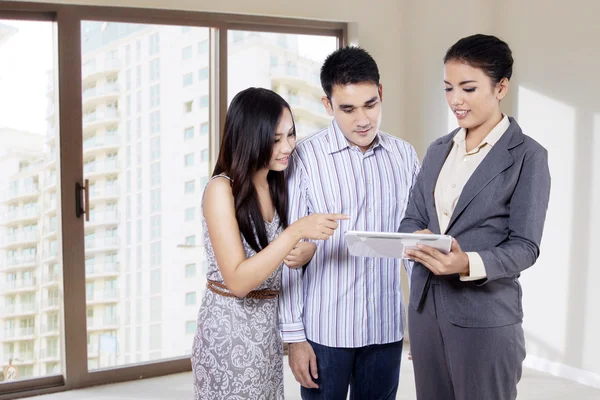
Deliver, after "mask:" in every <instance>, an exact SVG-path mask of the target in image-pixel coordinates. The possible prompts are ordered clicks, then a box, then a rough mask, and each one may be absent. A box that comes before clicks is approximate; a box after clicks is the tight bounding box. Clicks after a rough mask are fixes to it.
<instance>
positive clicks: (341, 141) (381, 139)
mask: <svg viewBox="0 0 600 400" xmlns="http://www.w3.org/2000/svg"><path fill="white" fill-rule="evenodd" d="M380 145H381V147H382V148H384V149H385V150H387V151H392V146H391V144H390V143H389V139H388V138H387V137H385V136H384V135H381V131H379V132H378V133H377V136H376V137H375V140H374V141H373V145H372V146H371V149H376V148H377V147H379V146H380ZM347 148H350V143H349V142H348V139H346V136H344V133H343V132H342V130H341V129H340V127H339V126H338V124H337V122H336V121H335V119H334V120H333V121H332V122H331V125H329V154H333V153H337V152H338V151H342V150H344V149H347Z"/></svg>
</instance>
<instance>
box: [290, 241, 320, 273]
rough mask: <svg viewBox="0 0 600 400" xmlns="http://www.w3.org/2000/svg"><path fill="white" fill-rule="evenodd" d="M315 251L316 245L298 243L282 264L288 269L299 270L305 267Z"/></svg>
mask: <svg viewBox="0 0 600 400" xmlns="http://www.w3.org/2000/svg"><path fill="white" fill-rule="evenodd" d="M315 251H317V245H316V244H314V243H312V242H298V244H297V245H296V246H295V247H294V248H293V249H292V251H290V254H288V255H287V256H286V257H285V259H284V260H283V262H285V265H287V266H288V267H290V268H300V267H303V266H304V265H306V264H307V263H308V262H309V261H310V260H311V258H313V256H314V255H315Z"/></svg>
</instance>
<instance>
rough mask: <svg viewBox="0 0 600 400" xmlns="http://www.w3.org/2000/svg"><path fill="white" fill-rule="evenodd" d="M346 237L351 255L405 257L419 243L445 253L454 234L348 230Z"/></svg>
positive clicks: (450, 244)
mask: <svg viewBox="0 0 600 400" xmlns="http://www.w3.org/2000/svg"><path fill="white" fill-rule="evenodd" d="M345 237H346V245H347V246H348V251H349V252H350V255H352V256H356V257H384V258H405V256H404V250H407V249H414V248H416V247H417V245H418V244H422V245H426V246H429V247H433V248H435V249H437V250H439V251H441V252H442V253H444V254H447V253H449V252H450V248H451V247H452V236H449V235H435V234H421V233H397V232H366V231H347V232H346V234H345Z"/></svg>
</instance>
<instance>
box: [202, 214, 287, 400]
mask: <svg viewBox="0 0 600 400" xmlns="http://www.w3.org/2000/svg"><path fill="white" fill-rule="evenodd" d="M265 224H266V228H267V232H268V239H269V242H271V241H273V240H274V239H275V238H276V237H277V236H278V235H279V234H280V233H281V231H282V229H281V228H280V227H279V217H278V215H277V214H275V217H274V219H273V222H271V223H269V222H267V221H265ZM202 227H203V230H204V248H205V250H206V255H207V258H208V263H209V266H208V274H207V279H209V280H214V281H217V282H221V283H223V277H222V276H221V272H220V271H219V267H218V265H217V261H216V259H215V254H214V252H213V248H212V244H211V243H210V239H209V236H208V231H207V226H206V220H205V219H204V217H203V218H202ZM242 243H243V245H244V251H245V252H246V257H247V258H249V257H252V256H253V255H255V254H256V252H255V251H254V250H252V248H251V247H250V246H249V245H248V243H246V241H245V240H244V238H243V237H242ZM281 268H282V266H281V265H280V266H279V267H278V268H277V269H276V270H275V271H274V272H273V273H272V274H271V276H269V278H267V280H266V281H264V282H263V283H262V284H261V285H260V286H259V287H258V288H256V289H271V290H277V291H279V290H280V289H281ZM192 368H193V371H194V399H196V400H199V399H210V400H225V399H226V400H242V399H243V400H250V399H251V400H279V399H283V343H282V341H281V336H280V333H279V321H278V308H277V299H276V298H275V299H265V300H259V299H247V298H246V299H237V298H232V297H225V296H222V295H219V294H216V293H214V292H212V291H210V290H208V289H207V290H206V292H205V295H204V299H203V301H202V306H201V307H200V312H199V313H198V329H197V331H196V336H195V338H194V345H193V349H192Z"/></svg>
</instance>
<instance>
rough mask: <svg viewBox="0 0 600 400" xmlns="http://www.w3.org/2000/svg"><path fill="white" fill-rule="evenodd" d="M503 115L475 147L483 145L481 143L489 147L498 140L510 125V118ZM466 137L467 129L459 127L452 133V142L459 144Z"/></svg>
mask: <svg viewBox="0 0 600 400" xmlns="http://www.w3.org/2000/svg"><path fill="white" fill-rule="evenodd" d="M503 115H504V117H503V118H502V120H501V121H500V122H498V124H497V125H496V126H495V127H494V129H492V130H491V131H490V133H488V135H487V136H486V137H485V139H483V140H482V142H481V144H480V145H479V146H477V147H483V145H486V144H487V145H489V146H490V147H493V146H494V145H495V144H496V143H498V140H500V138H501V137H502V135H503V134H504V132H506V131H507V130H508V127H509V126H510V120H509V119H508V116H507V115H505V114H503ZM466 137H467V131H466V130H465V128H461V129H460V130H459V131H458V133H457V134H456V135H454V139H453V140H454V143H456V144H458V145H461V144H463V143H464V142H465V140H466Z"/></svg>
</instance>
